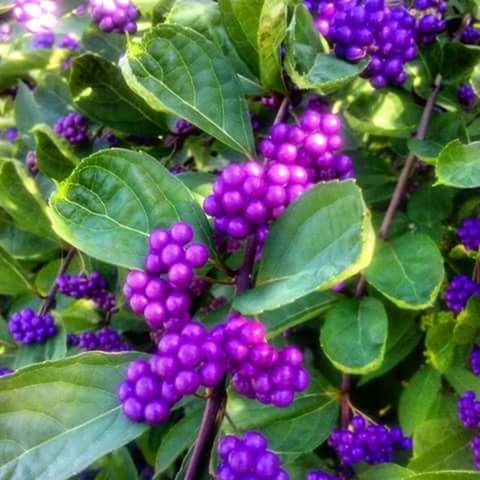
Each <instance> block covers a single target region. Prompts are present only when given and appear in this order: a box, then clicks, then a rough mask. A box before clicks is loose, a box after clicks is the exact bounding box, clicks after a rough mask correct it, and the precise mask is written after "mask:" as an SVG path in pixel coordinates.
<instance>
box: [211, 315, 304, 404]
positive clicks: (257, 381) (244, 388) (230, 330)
mask: <svg viewBox="0 0 480 480" xmlns="http://www.w3.org/2000/svg"><path fill="white" fill-rule="evenodd" d="M214 332H215V335H218V336H219V337H222V339H223V349H224V351H225V355H226V359H227V362H228V368H229V371H230V372H231V373H232V385H233V387H234V388H235V390H236V391H237V392H238V393H240V394H241V395H245V396H246V397H248V398H255V399H257V400H258V401H259V402H261V403H264V404H273V405H274V406H276V407H279V408H283V407H288V406H289V405H291V403H292V402H293V400H294V397H295V393H297V392H303V391H304V390H306V389H307V387H308V385H309V382H310V378H309V374H308V372H307V371H306V370H305V369H304V368H302V364H303V354H302V352H301V351H300V350H298V349H297V348H296V347H292V346H288V347H284V348H283V349H277V348H276V347H274V346H273V345H270V344H269V343H268V342H267V340H266V338H265V334H266V331H265V326H264V325H263V324H262V323H261V322H258V321H255V320H249V319H247V318H245V317H243V316H241V315H239V314H232V315H230V317H229V318H228V320H227V322H226V323H225V325H221V326H219V327H216V329H215V330H214Z"/></svg>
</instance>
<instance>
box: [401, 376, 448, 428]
mask: <svg viewBox="0 0 480 480" xmlns="http://www.w3.org/2000/svg"><path fill="white" fill-rule="evenodd" d="M441 386H442V385H441V377H440V374H439V373H438V372H437V371H435V370H434V369H433V368H430V367H425V368H423V369H421V370H419V371H418V372H417V373H416V374H415V375H414V376H413V378H411V379H410V381H409V382H408V385H407V388H406V389H405V390H404V391H403V393H402V395H401V397H400V405H399V408H398V416H399V420H400V426H401V427H402V429H403V431H404V432H405V434H406V435H412V433H413V432H414V431H415V430H416V429H417V428H418V427H419V426H420V425H421V424H422V423H423V422H424V421H425V420H426V419H427V418H428V414H429V411H430V409H431V408H432V406H433V404H434V403H435V400H436V399H437V397H438V394H439V391H440V388H441Z"/></svg>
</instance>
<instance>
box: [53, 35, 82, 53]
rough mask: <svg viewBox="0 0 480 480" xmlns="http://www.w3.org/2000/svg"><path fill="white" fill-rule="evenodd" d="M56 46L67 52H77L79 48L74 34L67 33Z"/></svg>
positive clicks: (78, 41) (78, 42)
mask: <svg viewBox="0 0 480 480" xmlns="http://www.w3.org/2000/svg"><path fill="white" fill-rule="evenodd" d="M58 46H59V47H60V48H66V49H68V50H78V48H79V47H80V40H79V39H78V37H77V36H76V35H75V34H74V33H67V34H66V35H64V36H63V37H62V38H61V39H60V42H59V44H58Z"/></svg>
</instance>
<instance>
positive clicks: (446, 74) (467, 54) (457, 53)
mask: <svg viewBox="0 0 480 480" xmlns="http://www.w3.org/2000/svg"><path fill="white" fill-rule="evenodd" d="M443 58H444V61H443V66H442V69H441V71H440V73H441V74H442V78H443V82H444V83H446V84H455V85H457V84H458V83H459V82H465V81H466V80H467V79H468V78H469V77H470V75H471V74H472V72H473V69H474V68H475V67H476V66H477V65H478V62H480V47H478V46H476V45H465V44H463V43H461V42H447V43H445V46H444V56H443Z"/></svg>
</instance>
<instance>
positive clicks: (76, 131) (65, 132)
mask: <svg viewBox="0 0 480 480" xmlns="http://www.w3.org/2000/svg"><path fill="white" fill-rule="evenodd" d="M53 129H54V130H55V132H56V133H58V134H59V135H60V136H61V137H63V138H65V139H66V140H67V141H68V142H69V143H71V144H72V145H80V144H82V143H85V142H86V141H88V125H87V119H86V118H85V117H83V116H82V115H80V114H79V113H75V112H70V113H69V114H67V115H65V116H64V117H61V118H60V119H59V120H58V121H57V123H55V126H54V127H53Z"/></svg>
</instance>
